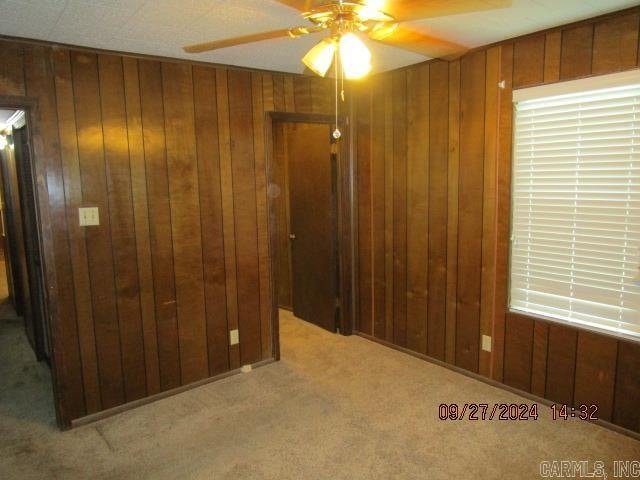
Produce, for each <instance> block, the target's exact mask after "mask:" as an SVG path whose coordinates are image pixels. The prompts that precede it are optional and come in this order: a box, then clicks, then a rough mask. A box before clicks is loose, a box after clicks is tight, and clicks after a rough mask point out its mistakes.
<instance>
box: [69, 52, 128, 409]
mask: <svg viewBox="0 0 640 480" xmlns="http://www.w3.org/2000/svg"><path fill="white" fill-rule="evenodd" d="M71 71H72V77H73V84H74V88H73V94H74V95H73V97H74V107H75V112H76V127H77V136H78V158H79V160H80V180H81V185H82V187H81V188H82V202H83V204H84V205H86V206H92V207H97V208H98V209H99V212H100V225H98V226H94V227H86V228H85V229H84V231H85V239H86V244H87V257H88V262H89V280H90V283H91V297H92V303H93V322H94V324H95V337H96V351H97V354H98V370H99V372H100V377H99V381H100V393H101V399H102V407H103V408H110V407H115V406H116V405H120V404H122V403H124V401H125V391H124V379H123V368H122V349H121V345H120V341H121V338H120V333H121V332H120V326H119V323H118V308H117V304H116V287H115V281H114V273H115V272H114V259H113V256H114V251H113V244H112V241H111V222H110V217H109V212H110V210H109V199H108V194H107V181H106V171H105V155H104V137H103V130H102V128H101V127H102V119H101V117H100V114H101V106H100V85H99V79H98V59H97V57H96V55H95V54H91V53H82V52H73V53H72V54H71Z"/></svg>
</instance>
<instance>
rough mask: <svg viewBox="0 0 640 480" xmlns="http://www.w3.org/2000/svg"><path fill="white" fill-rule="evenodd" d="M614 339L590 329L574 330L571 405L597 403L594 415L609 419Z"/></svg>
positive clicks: (611, 407)
mask: <svg viewBox="0 0 640 480" xmlns="http://www.w3.org/2000/svg"><path fill="white" fill-rule="evenodd" d="M617 356H618V342H617V341H616V340H615V339H614V338H610V337H604V336H602V335H598V334H595V333H591V332H585V331H581V332H579V333H578V350H577V352H576V381H575V392H574V396H573V402H574V405H576V406H580V405H597V407H598V413H597V416H598V418H602V419H604V420H607V421H611V418H612V414H613V392H614V382H615V376H616V358H617Z"/></svg>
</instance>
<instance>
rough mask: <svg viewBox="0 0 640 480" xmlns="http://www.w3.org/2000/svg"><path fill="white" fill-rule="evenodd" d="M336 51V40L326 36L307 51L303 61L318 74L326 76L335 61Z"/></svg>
mask: <svg viewBox="0 0 640 480" xmlns="http://www.w3.org/2000/svg"><path fill="white" fill-rule="evenodd" d="M335 53H336V44H335V42H333V41H332V40H330V39H327V38H325V39H324V40H322V41H321V42H320V43H318V44H317V45H316V46H315V47H313V48H312V49H311V50H309V51H308V52H307V54H306V55H305V56H304V57H303V58H302V63H304V64H305V65H306V66H307V67H309V69H310V70H311V71H312V72H313V73H315V74H316V75H320V76H321V77H324V76H325V75H326V74H327V71H328V70H329V67H330V66H331V64H332V63H333V57H334V55H335Z"/></svg>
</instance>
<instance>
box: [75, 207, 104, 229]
mask: <svg viewBox="0 0 640 480" xmlns="http://www.w3.org/2000/svg"><path fill="white" fill-rule="evenodd" d="M78 217H79V222H80V226H81V227H93V226H96V225H100V212H99V210H98V207H80V208H79V209H78Z"/></svg>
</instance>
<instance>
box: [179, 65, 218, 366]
mask: <svg viewBox="0 0 640 480" xmlns="http://www.w3.org/2000/svg"><path fill="white" fill-rule="evenodd" d="M190 70H191V91H192V95H191V103H193V125H194V133H193V136H194V145H193V149H194V153H195V161H196V166H195V171H196V172H197V175H198V176H200V160H199V158H200V157H199V154H198V142H197V139H196V138H195V137H196V135H197V130H196V123H197V118H196V105H195V98H196V93H195V92H196V86H195V79H194V77H195V75H194V72H193V65H191V66H190ZM198 187H199V185H198ZM169 203H171V202H169ZM198 218H199V219H200V256H201V258H202V262H201V271H202V291H203V294H204V298H203V299H202V300H203V305H204V332H205V344H206V348H205V349H204V350H205V353H206V355H207V372H209V375H211V363H210V361H209V322H208V321H207V319H208V318H209V314H208V312H207V298H206V297H207V287H206V280H205V279H206V275H205V271H204V264H205V255H204V238H202V237H203V232H204V228H202V225H203V222H202V204H201V201H200V192H199V189H198ZM178 328H180V327H179V326H178ZM179 343H180V342H178V344H179Z"/></svg>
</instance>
